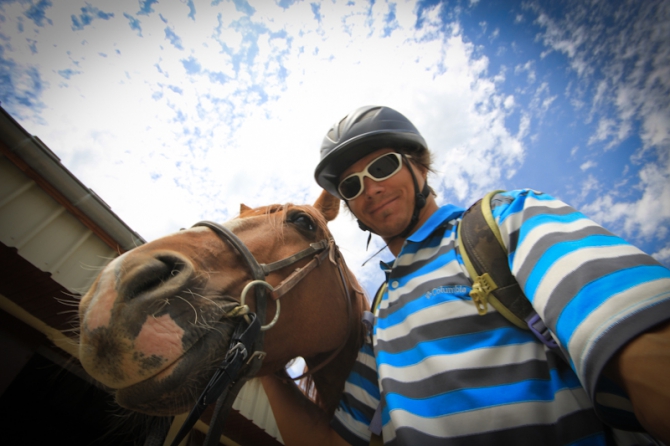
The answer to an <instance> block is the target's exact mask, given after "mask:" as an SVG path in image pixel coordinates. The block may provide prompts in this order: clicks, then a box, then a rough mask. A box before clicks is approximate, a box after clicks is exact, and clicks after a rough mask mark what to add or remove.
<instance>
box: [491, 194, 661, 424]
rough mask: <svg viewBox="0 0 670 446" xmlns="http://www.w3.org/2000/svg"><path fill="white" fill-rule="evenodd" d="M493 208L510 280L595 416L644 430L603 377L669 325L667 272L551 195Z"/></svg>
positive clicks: (508, 198)
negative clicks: (644, 336) (615, 360)
mask: <svg viewBox="0 0 670 446" xmlns="http://www.w3.org/2000/svg"><path fill="white" fill-rule="evenodd" d="M492 208H493V216H494V218H495V220H496V222H497V223H498V227H499V229H500V232H501V236H502V239H503V242H504V243H505V245H506V247H507V250H508V253H509V265H510V269H511V271H512V273H513V274H514V276H515V277H516V279H517V281H518V282H519V285H520V286H521V288H522V289H523V291H524V293H525V294H526V296H527V297H528V299H529V301H530V302H531V303H532V305H533V307H534V308H535V311H537V313H538V314H539V316H540V317H541V318H542V319H543V321H544V322H545V324H546V325H547V327H548V328H549V329H550V330H551V331H552V333H553V334H554V335H555V338H556V339H557V341H558V342H559V344H560V346H561V349H562V350H563V351H564V352H565V353H566V354H567V357H568V358H569V361H570V365H571V366H572V368H573V369H574V370H575V372H576V373H577V375H578V376H579V379H580V380H581V383H582V385H583V386H584V388H585V390H586V392H587V393H588V395H589V397H590V398H591V400H592V401H593V403H594V407H595V409H596V412H597V413H598V414H599V416H600V417H601V418H602V419H603V420H605V421H606V422H607V423H608V424H611V425H613V426H615V427H618V428H621V429H632V430H636V429H641V426H640V425H639V423H638V421H637V419H636V418H635V416H634V415H633V413H632V405H631V403H630V401H629V399H628V397H627V395H626V394H625V393H624V392H623V391H622V390H621V389H620V388H619V387H618V386H616V385H615V384H614V383H612V382H610V381H608V380H607V379H606V378H605V377H604V376H602V373H601V372H602V370H603V367H604V366H605V364H607V362H608V361H609V359H610V358H611V357H612V356H613V355H614V354H615V353H616V352H617V350H619V349H620V348H621V347H623V346H624V345H625V344H626V343H627V342H628V341H630V340H632V339H633V338H635V337H636V336H637V335H639V334H641V333H644V332H645V331H648V330H649V329H650V328H652V327H653V326H655V325H657V324H659V323H662V322H664V321H667V320H668V319H669V318H670V316H669V315H670V270H668V269H667V268H665V267H664V266H662V265H661V264H659V263H658V262H657V261H656V260H655V259H654V258H652V257H651V256H649V255H647V254H645V253H644V252H642V251H641V250H640V249H638V248H636V247H635V246H632V245H630V244H629V243H627V242H626V241H624V240H623V239H621V238H620V237H617V236H615V235H614V234H612V233H610V232H609V231H607V230H606V229H604V228H603V227H602V226H600V225H598V224H597V223H595V222H593V221H592V220H590V219H588V218H587V217H586V216H585V215H583V214H582V213H580V212H578V211H577V210H575V209H574V208H572V207H570V206H568V205H567V204H565V203H563V202H562V201H560V200H556V199H554V198H553V197H551V196H549V195H546V194H543V193H540V192H535V191H532V190H520V191H511V192H504V193H500V194H498V195H496V196H495V197H494V199H493V200H492Z"/></svg>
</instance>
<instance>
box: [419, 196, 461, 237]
mask: <svg viewBox="0 0 670 446" xmlns="http://www.w3.org/2000/svg"><path fill="white" fill-rule="evenodd" d="M463 212H465V209H463V208H461V207H458V206H454V205H453V204H446V205H444V206H442V207H440V208H439V209H438V210H437V211H435V212H433V215H431V216H430V217H428V220H426V222H425V223H424V224H423V225H421V227H420V228H419V229H417V230H416V231H414V233H412V234H411V235H410V236H409V237H407V241H410V242H414V243H416V242H422V241H423V240H425V239H426V238H427V237H428V236H429V235H430V234H432V233H433V231H435V229H437V227H438V226H440V225H441V224H442V223H444V222H447V221H450V220H453V219H455V218H458V217H460V216H461V214H463Z"/></svg>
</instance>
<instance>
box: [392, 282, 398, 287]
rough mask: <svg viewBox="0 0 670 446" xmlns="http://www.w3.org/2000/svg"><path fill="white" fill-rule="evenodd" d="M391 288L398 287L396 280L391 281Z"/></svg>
mask: <svg viewBox="0 0 670 446" xmlns="http://www.w3.org/2000/svg"><path fill="white" fill-rule="evenodd" d="M391 288H398V281H397V280H394V281H393V282H391Z"/></svg>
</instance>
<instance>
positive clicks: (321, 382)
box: [305, 330, 362, 417]
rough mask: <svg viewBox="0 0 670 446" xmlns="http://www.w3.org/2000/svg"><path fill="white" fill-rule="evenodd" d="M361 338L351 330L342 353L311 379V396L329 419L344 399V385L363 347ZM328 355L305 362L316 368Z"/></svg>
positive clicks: (359, 332)
mask: <svg viewBox="0 0 670 446" xmlns="http://www.w3.org/2000/svg"><path fill="white" fill-rule="evenodd" d="M361 336H362V334H361V331H360V330H351V333H350V336H349V339H347V342H346V344H345V346H344V348H343V349H342V351H341V352H340V353H339V354H338V355H337V356H335V357H334V358H333V359H332V360H331V361H330V362H329V363H328V364H326V365H325V366H324V367H323V368H322V369H321V370H319V371H317V372H315V373H314V374H313V375H312V377H311V379H312V381H313V383H314V387H315V389H314V390H315V394H314V395H311V396H312V397H313V398H314V399H315V400H316V403H317V404H318V405H319V406H320V407H321V408H322V409H323V410H324V411H325V412H326V413H327V414H328V416H329V417H332V415H333V413H334V412H335V409H336V408H337V405H338V403H339V401H340V399H341V397H342V392H343V391H344V383H345V382H346V380H347V377H348V376H349V373H350V372H351V369H352V368H353V366H354V363H355V361H356V356H357V355H358V351H359V349H360V347H361V341H362V339H361ZM328 355H329V353H321V354H319V355H316V356H314V357H312V358H308V359H305V362H306V363H307V366H308V367H309V368H312V367H316V366H317V365H318V364H319V363H320V362H321V361H323V360H325V359H326V358H327V357H328Z"/></svg>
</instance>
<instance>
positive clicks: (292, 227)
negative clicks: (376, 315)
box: [79, 193, 368, 416]
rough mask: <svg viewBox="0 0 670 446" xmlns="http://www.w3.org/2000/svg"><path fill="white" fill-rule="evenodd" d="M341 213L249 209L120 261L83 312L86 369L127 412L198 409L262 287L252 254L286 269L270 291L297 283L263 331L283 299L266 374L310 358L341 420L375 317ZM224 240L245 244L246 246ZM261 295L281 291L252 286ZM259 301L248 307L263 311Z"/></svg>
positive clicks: (332, 205) (322, 399) (333, 205)
mask: <svg viewBox="0 0 670 446" xmlns="http://www.w3.org/2000/svg"><path fill="white" fill-rule="evenodd" d="M338 210H339V200H337V199H336V198H334V197H332V196H331V195H329V194H326V193H324V194H322V195H321V197H319V199H318V200H317V202H316V203H315V204H314V206H307V205H305V206H298V205H272V206H265V207H260V208H256V209H251V208H248V207H246V206H244V205H242V207H241V212H240V215H239V217H237V218H235V219H233V220H231V221H229V222H227V223H225V224H224V225H222V226H223V229H217V228H216V227H214V226H218V225H214V226H196V227H193V228H191V229H188V230H183V231H181V232H178V233H176V234H172V235H168V236H166V237H163V238H160V239H158V240H155V241H153V242H151V243H147V244H145V245H142V246H140V247H138V248H136V249H133V250H132V251H129V252H127V253H125V254H123V255H121V256H120V257H118V258H116V259H115V260H114V261H112V262H111V263H110V264H109V265H108V266H107V267H106V268H105V269H104V270H103V271H102V272H101V273H100V275H99V277H98V278H97V279H96V281H95V283H94V284H93V286H92V287H91V289H90V290H89V291H88V293H87V294H86V295H85V296H84V297H83V298H82V300H81V303H80V310H79V314H80V321H81V344H80V359H81V362H82V365H83V366H84V368H85V369H86V371H87V372H88V373H89V374H90V375H91V376H92V377H93V378H95V379H97V380H98V381H100V382H101V383H103V384H105V385H106V386H108V387H110V388H112V389H115V393H116V400H117V402H118V403H119V404H120V405H121V406H123V407H126V408H128V409H131V410H135V411H138V412H143V413H147V414H151V415H161V416H164V415H175V414H180V413H184V412H186V411H188V410H189V409H190V408H191V407H192V406H193V405H194V404H195V402H196V400H197V399H198V396H199V395H200V394H201V392H202V391H203V389H204V388H205V386H206V385H207V383H208V382H209V380H210V378H211V377H212V375H213V373H214V372H215V371H216V369H217V367H219V364H220V363H221V361H222V360H223V359H224V357H225V355H226V350H227V348H228V345H229V342H230V337H231V334H232V333H233V331H234V329H235V327H236V324H237V322H238V321H239V320H240V318H241V317H242V316H239V315H237V312H238V311H239V307H240V297H241V295H242V293H243V290H244V289H245V286H247V285H248V284H249V283H250V282H251V281H252V280H254V279H255V277H254V274H253V273H252V272H251V269H252V268H250V266H249V265H248V264H247V263H248V260H247V259H245V258H244V255H243V254H242V253H241V252H240V251H241V250H245V249H248V252H249V253H250V255H252V256H253V258H255V260H256V261H257V263H258V264H261V266H264V267H267V266H271V265H273V264H274V265H275V266H274V267H268V268H266V269H267V271H265V273H264V275H265V274H267V276H266V277H265V279H264V280H265V281H267V283H268V284H269V285H270V287H272V288H275V287H280V284H281V283H282V282H283V281H286V280H285V279H287V277H289V280H288V282H292V283H291V285H292V287H286V288H285V289H282V291H281V292H279V289H275V292H274V293H266V294H268V296H267V297H268V298H267V311H266V312H265V313H266V314H265V318H264V320H263V321H261V323H262V324H270V323H271V321H272V319H273V318H274V316H275V314H276V312H277V302H278V301H279V302H281V312H280V313H279V317H278V319H277V321H276V324H275V325H274V326H272V328H270V329H268V330H267V331H265V332H264V333H265V335H264V348H263V350H264V351H265V352H266V356H265V358H264V360H263V362H262V366H261V367H260V370H259V371H258V374H257V375H258V376H260V375H265V374H270V373H274V372H277V371H278V370H281V369H283V368H284V367H285V365H286V364H287V363H288V362H289V361H291V360H292V359H293V358H295V357H297V356H302V357H303V358H305V361H306V364H307V366H308V368H311V369H313V370H314V369H316V368H319V369H320V370H318V371H316V372H315V373H314V374H313V375H312V376H311V379H312V380H313V384H314V387H315V388H316V394H317V398H316V399H317V402H318V403H319V404H320V406H321V407H322V408H323V410H325V411H326V412H328V413H330V414H332V412H333V411H334V409H335V407H336V405H337V402H338V400H339V395H340V394H341V392H342V389H343V386H344V381H345V379H346V376H347V375H348V371H349V370H350V369H351V367H352V365H353V362H354V360H355V357H356V354H357V352H358V349H359V347H360V345H361V342H362V339H363V330H364V328H363V326H362V324H361V317H362V314H363V312H364V311H365V310H366V309H367V307H368V303H367V300H366V298H365V296H364V295H363V293H362V292H361V291H360V287H359V286H358V284H357V283H356V280H355V278H354V277H353V275H352V274H351V273H350V272H349V270H348V269H346V265H344V260H343V259H342V258H341V256H340V255H339V252H338V251H337V247H336V246H335V244H334V242H333V241H332V236H331V234H330V232H329V231H328V229H327V226H326V223H327V222H328V221H330V220H332V219H334V218H335V217H336V216H337V213H338ZM218 227H219V228H220V227H221V226H218ZM224 231H225V232H232V233H234V234H235V236H236V238H237V239H238V241H241V243H242V244H243V245H244V246H243V247H241V248H240V247H236V246H235V245H234V243H233V242H231V241H230V240H229V239H227V238H226V237H223V232H224ZM314 246H317V248H314ZM315 251H316V252H315ZM301 252H305V253H306V254H304V256H305V257H304V258H298V260H297V261H295V263H292V264H290V265H287V263H288V261H287V262H284V263H274V262H277V261H281V260H283V259H287V258H291V257H292V256H294V255H295V254H296V253H301ZM315 257H318V259H316V260H314V258H315ZM293 260H295V259H293ZM252 262H253V259H252ZM310 262H311V266H310V267H309V268H311V267H314V268H313V269H312V270H311V271H309V272H307V274H305V275H304V277H296V276H295V275H294V276H291V274H295V271H298V273H300V270H299V269H297V268H303V267H305V265H308V264H310ZM315 262H316V263H315ZM277 268H278V269H277ZM273 269H274V270H273ZM305 269H308V268H305ZM298 275H299V276H300V274H298ZM257 287H260V288H270V287H268V286H267V285H265V284H262V286H261V284H257V285H252V288H257ZM247 288H249V287H247ZM280 288H281V287H280ZM268 291H270V290H268ZM252 293H253V292H250V293H247V296H246V301H245V303H246V304H247V305H248V306H249V307H250V310H251V311H252V312H253V311H256V310H257V306H256V305H257V303H256V302H255V300H256V298H254V297H253V294H252ZM283 293H286V294H285V295H283V296H281V297H280V299H279V300H278V301H275V300H274V299H273V298H272V297H276V295H277V294H283ZM261 313H262V311H261ZM333 355H335V356H333ZM324 361H325V362H324Z"/></svg>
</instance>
